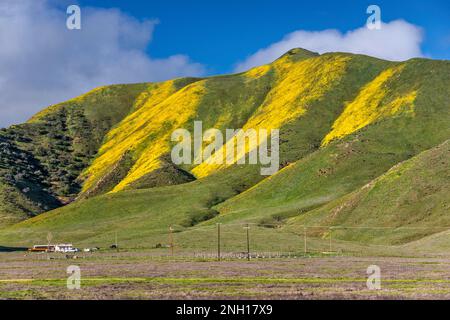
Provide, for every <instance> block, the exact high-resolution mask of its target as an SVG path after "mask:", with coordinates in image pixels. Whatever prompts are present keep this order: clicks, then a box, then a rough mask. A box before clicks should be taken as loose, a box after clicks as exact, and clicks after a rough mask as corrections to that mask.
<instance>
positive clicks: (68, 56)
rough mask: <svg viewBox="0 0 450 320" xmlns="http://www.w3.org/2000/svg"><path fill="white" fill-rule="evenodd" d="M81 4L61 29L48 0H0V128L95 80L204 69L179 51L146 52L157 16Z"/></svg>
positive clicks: (62, 16) (156, 77) (59, 13)
mask: <svg viewBox="0 0 450 320" xmlns="http://www.w3.org/2000/svg"><path fill="white" fill-rule="evenodd" d="M61 9H62V10H61ZM81 9H82V11H81V15H82V16H81V18H82V29H81V30H68V29H67V28H66V19H67V14H66V12H65V8H61V7H59V8H57V7H56V5H55V4H54V2H53V1H51V2H50V1H47V0H1V1H0V116H1V117H0V127H2V126H7V125H10V124H12V123H19V122H22V121H24V120H26V119H27V118H29V117H30V116H31V115H32V114H34V113H35V112H37V111H38V110H40V109H42V108H43V107H45V106H47V105H50V104H53V103H57V102H61V101H64V100H67V99H69V98H72V97H74V96H77V95H79V94H81V93H84V92H86V91H88V90H91V89H93V88H94V87H98V86H101V85H107V84H113V83H131V82H147V81H161V80H166V79H170V78H174V77H179V76H198V75H202V74H204V72H205V71H204V68H203V66H202V65H200V64H198V63H193V62H191V61H190V60H189V58H188V57H187V56H184V55H174V56H170V57H167V58H164V59H153V58H151V57H149V56H148V55H147V54H146V52H145V50H146V48H147V47H148V45H149V44H150V42H151V40H152V34H153V30H154V28H155V26H156V25H157V21H154V20H147V21H138V20H136V19H135V18H133V17H130V16H127V15H126V14H124V13H122V12H121V11H119V10H116V9H95V8H83V7H82V8H81Z"/></svg>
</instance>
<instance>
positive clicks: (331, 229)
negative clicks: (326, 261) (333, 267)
mask: <svg viewBox="0 0 450 320" xmlns="http://www.w3.org/2000/svg"><path fill="white" fill-rule="evenodd" d="M332 231H333V228H332V227H330V253H331V252H332V249H331V233H332Z"/></svg>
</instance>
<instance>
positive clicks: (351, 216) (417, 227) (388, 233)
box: [289, 140, 450, 244]
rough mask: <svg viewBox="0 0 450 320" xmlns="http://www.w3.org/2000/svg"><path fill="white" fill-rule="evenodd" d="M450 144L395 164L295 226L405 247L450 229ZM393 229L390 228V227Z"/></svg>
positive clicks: (448, 142)
mask: <svg viewBox="0 0 450 320" xmlns="http://www.w3.org/2000/svg"><path fill="white" fill-rule="evenodd" d="M449 159H450V140H447V141H446V142H444V143H443V144H441V145H439V146H438V147H435V148H432V149H430V150H427V151H425V152H423V153H420V154H419V155H417V156H415V157H413V158H411V159H409V160H407V161H405V162H401V163H400V164H397V165H395V166H394V167H393V168H392V169H390V170H389V171H388V172H387V173H385V174H383V175H382V176H381V177H379V178H377V179H375V180H373V181H371V182H370V183H368V184H367V185H365V186H363V187H362V188H360V189H358V190H357V191H354V192H352V193H350V194H348V195H345V196H344V197H342V198H340V199H338V200H336V201H333V202H331V203H329V204H327V205H325V206H323V207H321V208H319V209H316V210H312V211H310V212H308V213H306V214H304V215H300V216H298V217H296V218H294V219H292V220H291V221H289V224H292V225H304V224H305V225H320V226H347V227H370V228H376V227H380V229H372V230H357V229H343V230H340V229H339V228H337V229H336V231H334V234H333V235H334V237H335V238H340V239H345V240H349V241H352V240H357V241H360V242H369V243H383V244H400V243H405V242H409V241H413V240H417V239H420V238H422V237H424V236H427V235H430V234H433V233H439V232H440V231H442V230H445V229H450V201H449V200H450V199H449V195H450V183H449V181H450V161H449ZM386 227H388V229H386Z"/></svg>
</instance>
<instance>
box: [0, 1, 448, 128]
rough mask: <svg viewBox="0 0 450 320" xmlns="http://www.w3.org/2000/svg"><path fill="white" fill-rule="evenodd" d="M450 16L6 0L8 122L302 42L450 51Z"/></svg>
mask: <svg viewBox="0 0 450 320" xmlns="http://www.w3.org/2000/svg"><path fill="white" fill-rule="evenodd" d="M72 4H78V5H79V6H80V8H81V26H82V27H81V29H80V30H70V29H68V28H67V25H66V21H67V19H68V14H67V12H66V11H67V7H68V6H69V5H72ZM371 4H376V5H378V6H379V7H380V9H381V20H382V21H383V24H382V25H381V28H380V29H379V30H370V29H369V28H367V27H366V21H367V18H368V17H369V15H368V14H367V13H366V10H367V7H368V6H369V5H371ZM449 21H450V1H448V0H434V1H433V0H429V1H425V0H424V1H417V0H409V1H401V0H396V1H393V0H389V1H376V2H372V1H370V2H369V1H364V0H361V1H358V0H340V1H320V0H314V1H311V0H308V1H301V0H240V1H238V0H189V1H187V0H185V1H181V0H148V1H143V0H127V1H125V0H109V1H107V0H0V127H3V126H9V125H11V124H15V123H21V122H23V121H25V120H27V119H28V118H29V117H31V116H32V115H33V114H34V113H36V112H37V111H39V110H41V109H43V108H44V107H46V106H49V105H51V104H55V103H59V102H62V101H65V100H68V99H70V98H73V97H75V96H78V95H80V94H82V93H85V92H87V91H90V90H92V89H93V88H96V87H99V86H103V85H110V84H117V83H136V82H155V81H163V80H167V79H172V78H176V77H183V76H209V75H214V74H223V73H230V72H238V71H243V70H247V69H249V68H252V67H254V66H258V65H262V64H265V63H269V62H271V61H273V60H275V59H276V58H278V57H279V56H281V55H282V54H284V53H285V52H286V51H288V50H289V49H292V48H294V47H302V48H305V49H309V50H312V51H316V52H319V53H324V52H330V51H344V52H352V53H360V54H366V55H370V56H374V57H379V58H382V59H387V60H395V61H404V60H407V59H410V58H413V57H425V58H434V59H450V23H449Z"/></svg>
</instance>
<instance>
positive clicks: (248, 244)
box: [245, 223, 250, 261]
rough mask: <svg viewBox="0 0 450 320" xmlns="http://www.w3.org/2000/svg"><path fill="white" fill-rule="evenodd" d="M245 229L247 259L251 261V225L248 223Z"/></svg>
mask: <svg viewBox="0 0 450 320" xmlns="http://www.w3.org/2000/svg"><path fill="white" fill-rule="evenodd" d="M245 229H247V260H248V261H250V234H249V230H250V227H249V225H248V223H247V226H246V227H245Z"/></svg>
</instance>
